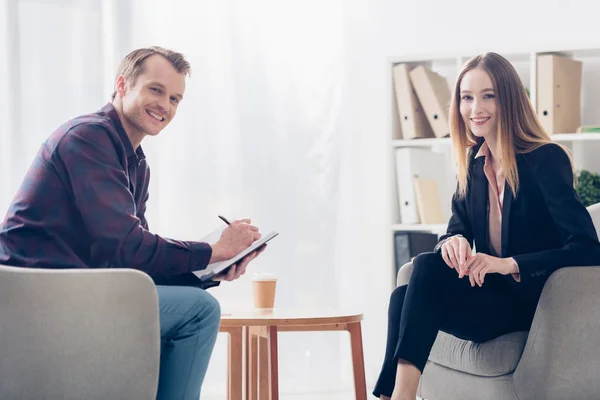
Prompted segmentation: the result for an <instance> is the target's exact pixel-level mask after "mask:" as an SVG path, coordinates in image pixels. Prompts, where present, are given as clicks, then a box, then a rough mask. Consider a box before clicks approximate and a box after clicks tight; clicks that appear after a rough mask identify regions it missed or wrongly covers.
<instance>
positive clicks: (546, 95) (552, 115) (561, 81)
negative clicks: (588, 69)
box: [537, 55, 583, 134]
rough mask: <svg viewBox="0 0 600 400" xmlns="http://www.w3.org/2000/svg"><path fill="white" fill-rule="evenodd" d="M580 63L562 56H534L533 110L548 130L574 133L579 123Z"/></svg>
mask: <svg viewBox="0 0 600 400" xmlns="http://www.w3.org/2000/svg"><path fill="white" fill-rule="evenodd" d="M582 70H583V63H582V62H581V61H577V60H572V59H570V58H566V57H560V56H555V55H543V56H538V58H537V114H538V118H539V120H540V122H541V124H542V127H543V128H544V130H545V131H546V132H548V133H549V134H553V133H574V132H575V131H576V130H577V128H579V125H580V124H581V75H582Z"/></svg>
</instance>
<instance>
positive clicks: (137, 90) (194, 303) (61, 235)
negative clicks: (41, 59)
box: [0, 47, 260, 400]
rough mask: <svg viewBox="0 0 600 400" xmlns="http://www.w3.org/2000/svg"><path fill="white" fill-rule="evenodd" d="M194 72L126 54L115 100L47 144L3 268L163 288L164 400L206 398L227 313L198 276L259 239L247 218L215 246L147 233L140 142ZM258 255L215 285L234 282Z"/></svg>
mask: <svg viewBox="0 0 600 400" xmlns="http://www.w3.org/2000/svg"><path fill="white" fill-rule="evenodd" d="M189 74H190V65H189V63H188V62H187V61H186V60H185V59H184V57H183V56H182V55H181V54H179V53H176V52H173V51H170V50H166V49H163V48H159V47H151V48H144V49H138V50H135V51H133V52H132V53H130V54H129V55H127V56H126V57H125V59H124V60H123V61H122V62H121V65H120V67H119V70H118V73H117V79H116V84H115V92H114V93H113V98H112V102H111V103H108V104H106V105H105V106H104V107H102V109H101V110H99V111H98V112H96V113H93V114H88V115H84V116H81V117H78V118H75V119H73V120H70V121H68V122H66V123H65V124H64V125H62V126H61V127H60V128H58V129H57V130H56V131H55V132H54V133H53V134H52V135H51V136H50V137H49V138H48V139H47V140H46V142H45V143H44V144H43V145H42V146H41V149H40V151H39V152H38V154H37V156H36V157H35V159H34V161H33V164H32V165H31V167H30V169H29V171H28V172H27V174H26V176H25V179H24V181H23V183H22V185H21V188H20V189H19V191H18V192H17V194H16V196H15V199H14V200H13V202H12V204H11V206H10V208H9V210H8V213H7V216H6V219H5V220H4V222H3V223H2V225H0V264H5V265H13V266H22V267H31V268H106V267H126V268H135V269H139V270H142V271H144V272H146V273H148V274H149V275H150V276H151V277H152V278H153V279H154V281H155V282H156V283H157V284H158V286H157V291H158V297H159V305H160V325H161V362H160V378H159V386H158V395H157V398H158V399H194V400H197V399H198V398H199V396H200V388H201V385H202V381H203V379H204V376H205V373H206V369H207V367H208V362H209V359H210V355H211V353H212V349H213V347H214V343H215V340H216V336H217V332H218V328H219V321H220V308H219V304H218V302H217V301H216V300H215V299H214V298H213V297H212V296H211V295H210V294H208V293H207V292H206V291H205V290H203V289H205V288H207V287H209V286H214V285H217V284H218V282H209V283H208V284H204V283H202V282H201V281H199V280H198V279H197V278H196V277H195V275H193V274H192V271H195V270H199V269H203V268H205V267H206V266H207V264H209V263H211V262H216V261H222V260H226V259H229V258H231V257H233V256H234V255H235V254H237V253H239V252H240V251H241V250H243V249H244V248H246V247H247V246H249V245H250V244H251V243H252V242H253V241H254V240H256V239H258V238H260V233H259V232H258V228H257V227H255V226H253V225H251V224H250V220H238V221H235V222H233V223H231V225H229V226H228V227H227V228H226V229H225V230H224V232H223V234H222V236H221V238H220V239H219V241H217V242H216V243H212V244H209V243H200V242H189V241H187V242H186V241H177V240H170V239H165V238H162V237H160V236H158V235H155V234H153V233H151V232H150V231H149V230H148V223H147V222H146V218H145V216H144V213H145V211H146V201H147V200H148V183H149V179H150V175H149V173H150V171H149V168H148V165H147V164H146V159H145V156H144V152H143V151H142V148H141V146H140V143H141V142H142V140H143V139H144V138H145V137H146V136H155V135H157V134H158V133H159V132H160V131H162V130H163V129H164V128H165V127H166V126H167V125H168V124H169V122H171V120H172V119H173V118H174V117H175V113H176V111H177V107H178V106H179V103H180V102H181V100H182V99H183V94H184V92H185V81H186V77H187V76H189ZM257 255H258V254H257V252H254V253H252V254H250V255H249V256H247V257H246V258H245V259H244V260H243V261H242V262H241V263H240V264H239V265H237V266H234V267H232V268H231V269H230V270H229V272H228V273H227V275H225V276H218V277H217V278H216V280H217V281H219V280H233V279H237V278H238V277H239V276H241V275H242V274H243V273H244V272H245V269H246V266H247V265H248V263H249V262H250V261H251V260H252V259H253V258H254V257H256V256H257ZM161 283H162V284H167V285H169V286H166V285H160V284H161ZM173 285H179V286H173ZM194 286H195V287H194Z"/></svg>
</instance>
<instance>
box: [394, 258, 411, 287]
mask: <svg viewBox="0 0 600 400" xmlns="http://www.w3.org/2000/svg"><path fill="white" fill-rule="evenodd" d="M412 269H413V263H412V262H407V263H406V264H404V265H403V266H401V267H400V269H399V270H398V276H397V277H396V286H402V285H408V281H409V280H410V274H412Z"/></svg>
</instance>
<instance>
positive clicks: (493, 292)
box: [373, 253, 539, 397]
mask: <svg viewBox="0 0 600 400" xmlns="http://www.w3.org/2000/svg"><path fill="white" fill-rule="evenodd" d="M538 299H539V294H534V293H531V288H530V287H529V288H528V286H527V285H524V284H521V283H518V282H516V281H515V280H514V279H513V278H512V276H511V275H500V274H489V275H486V277H485V280H484V283H483V286H482V287H479V286H475V287H471V284H470V282H469V277H468V276H466V277H464V278H462V279H459V278H458V274H457V272H456V270H454V269H452V268H450V267H448V265H446V263H445V262H444V260H443V259H442V257H441V255H440V254H439V253H423V254H421V255H419V256H418V257H417V258H415V260H414V263H413V271H412V275H411V277H410V280H409V283H408V285H404V286H400V287H398V288H396V289H395V290H394V292H393V293H392V296H391V299H390V305H389V311H388V334H387V345H386V351H385V359H384V362H383V367H382V370H381V373H380V375H379V380H378V381H377V384H376V385H375V389H374V391H373V394H374V395H375V396H376V397H379V396H381V395H385V396H391V395H392V392H393V390H394V383H395V378H396V370H397V367H398V359H403V360H405V361H408V362H410V363H412V364H414V365H415V366H416V367H417V368H418V369H419V370H421V372H423V369H424V368H425V364H426V362H427V358H428V357H429V353H430V352H431V348H432V346H433V343H434V341H435V338H436V336H437V334H438V332H439V331H440V330H441V331H444V332H447V333H450V334H452V335H454V336H456V337H458V338H461V339H465V340H471V341H474V342H478V343H481V342H485V341H488V340H491V339H493V338H496V337H498V336H501V335H504V334H506V333H510V332H517V331H524V330H529V328H530V327H531V321H532V319H533V315H534V313H535V309H536V307H537V300H538Z"/></svg>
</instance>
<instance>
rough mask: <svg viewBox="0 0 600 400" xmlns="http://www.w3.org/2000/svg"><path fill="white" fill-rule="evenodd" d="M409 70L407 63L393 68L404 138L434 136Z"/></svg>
mask: <svg viewBox="0 0 600 400" xmlns="http://www.w3.org/2000/svg"><path fill="white" fill-rule="evenodd" d="M409 70H410V68H409V66H408V65H406V64H397V65H395V66H394V67H393V69H392V75H393V79H394V92H395V94H396V103H397V107H398V116H399V118H400V126H401V127H402V138H403V139H415V138H432V137H434V134H433V131H432V130H431V126H430V125H429V121H427V117H426V116H425V112H424V111H423V108H422V107H421V102H420V101H419V98H418V97H417V94H416V92H415V89H414V88H413V85H412V83H411V81H410V77H409V75H408V74H409Z"/></svg>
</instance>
